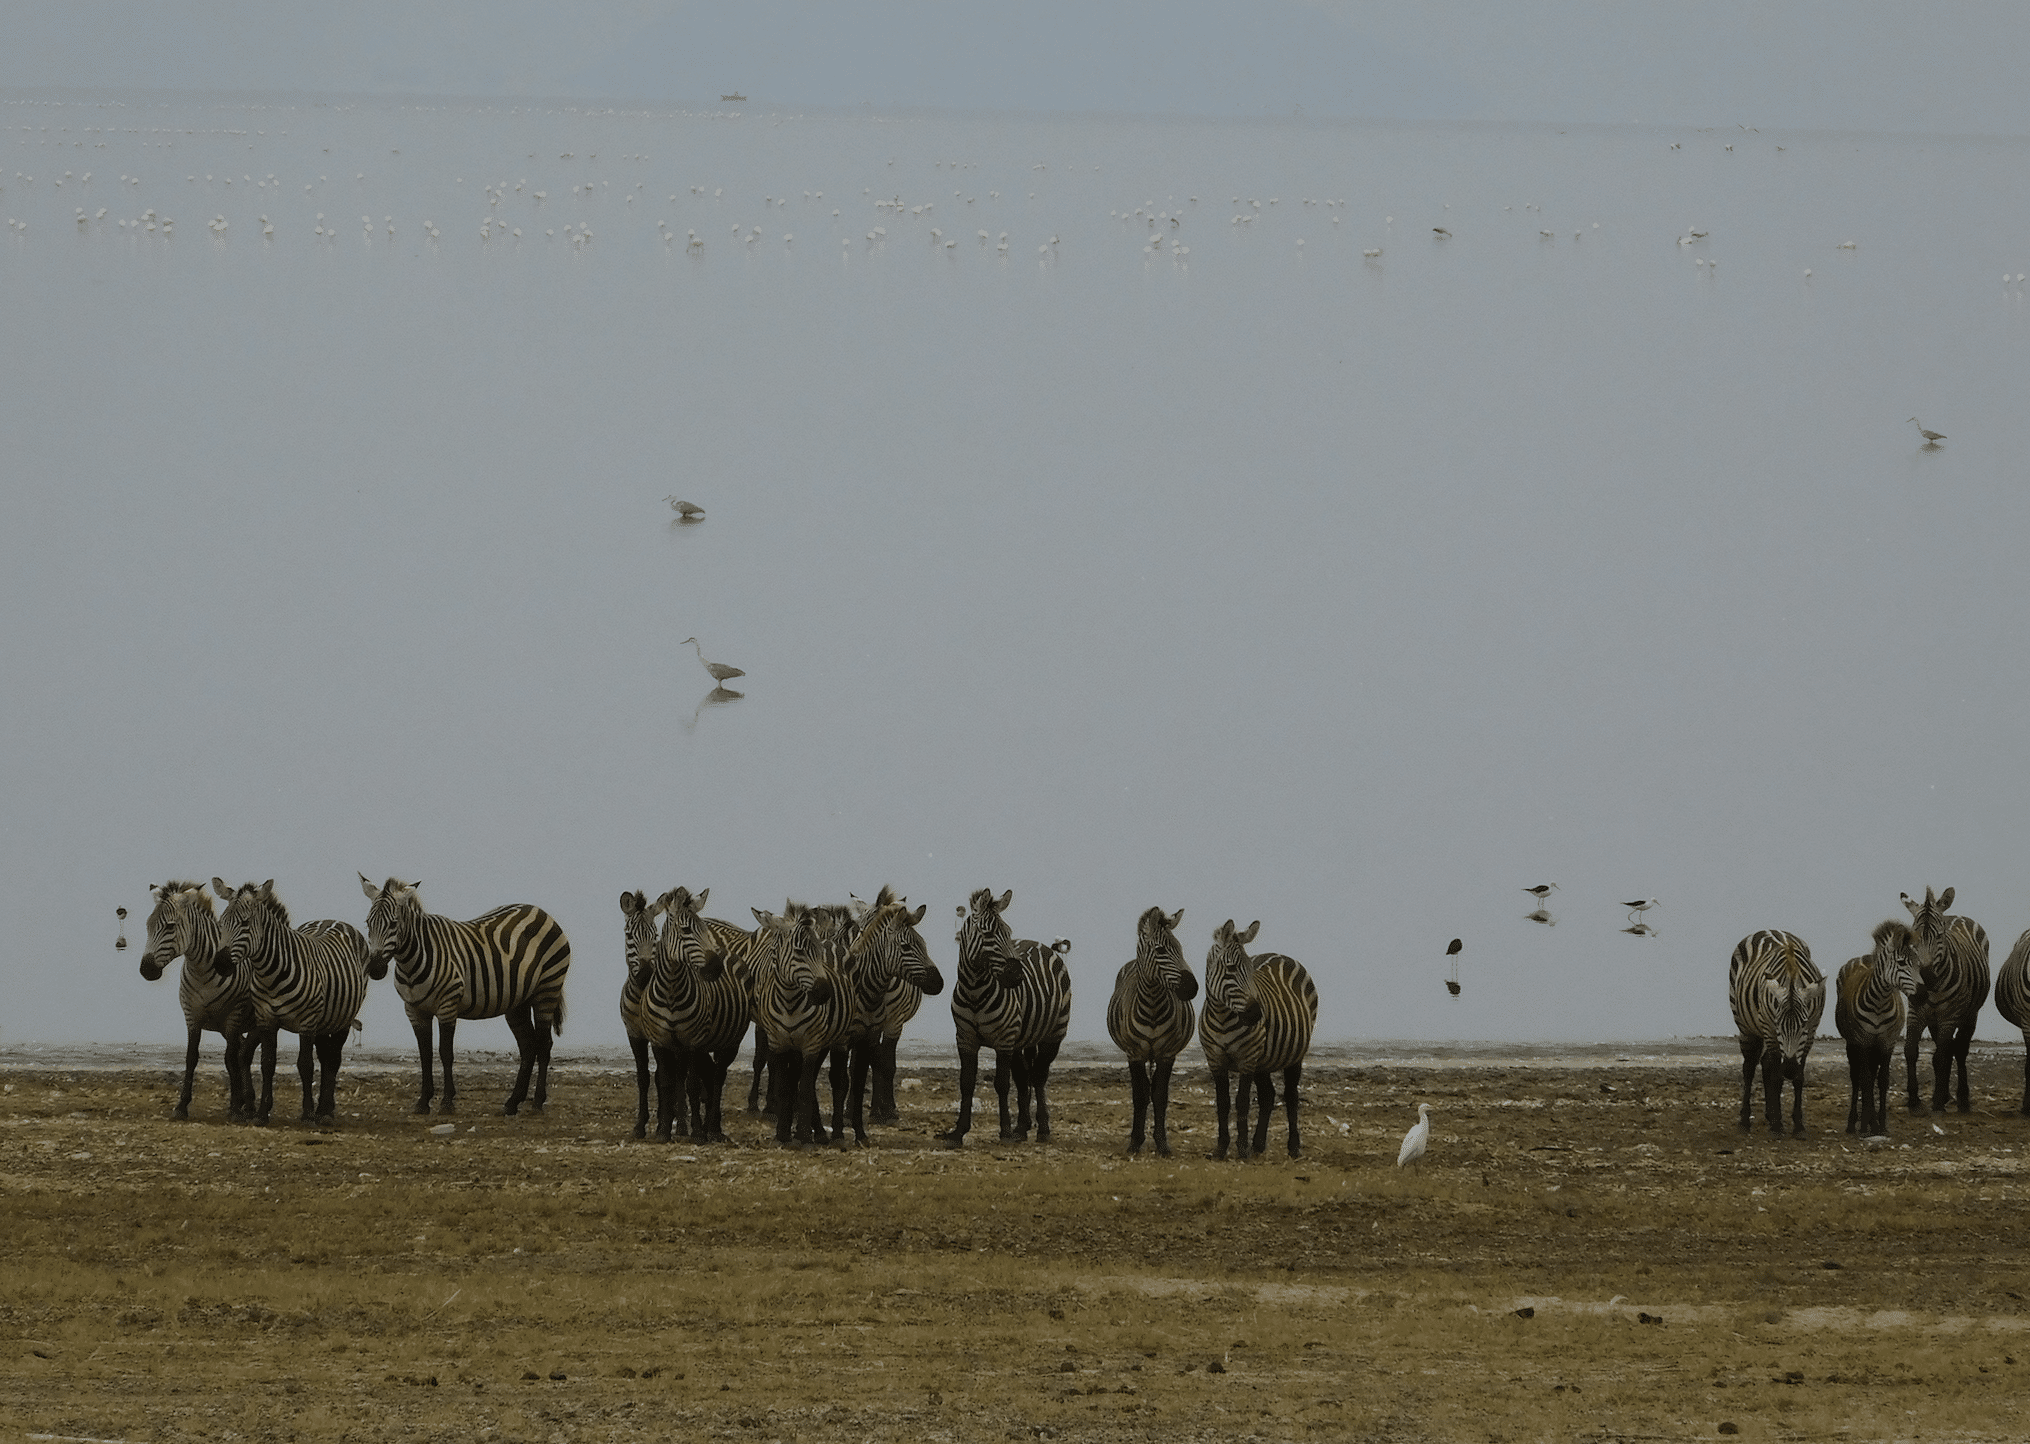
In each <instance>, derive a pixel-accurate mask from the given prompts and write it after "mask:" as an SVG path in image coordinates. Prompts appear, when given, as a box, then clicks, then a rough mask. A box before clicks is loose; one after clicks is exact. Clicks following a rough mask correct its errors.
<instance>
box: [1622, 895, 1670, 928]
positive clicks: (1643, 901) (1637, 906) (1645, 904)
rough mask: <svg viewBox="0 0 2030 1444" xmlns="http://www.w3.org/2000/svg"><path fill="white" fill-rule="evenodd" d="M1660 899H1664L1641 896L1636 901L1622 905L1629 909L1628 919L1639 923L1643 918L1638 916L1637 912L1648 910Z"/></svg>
mask: <svg viewBox="0 0 2030 1444" xmlns="http://www.w3.org/2000/svg"><path fill="white" fill-rule="evenodd" d="M1660 901H1662V899H1660V898H1653V897H1639V898H1637V899H1636V900H1635V901H1634V902H1626V903H1623V904H1622V906H1623V907H1625V908H1627V909H1628V920H1629V921H1630V922H1632V923H1637V922H1641V921H1642V919H1641V918H1639V917H1637V916H1636V914H1637V913H1646V912H1648V911H1649V910H1650V909H1651V908H1653V907H1655V906H1656V905H1657V904H1658V903H1659V902H1660Z"/></svg>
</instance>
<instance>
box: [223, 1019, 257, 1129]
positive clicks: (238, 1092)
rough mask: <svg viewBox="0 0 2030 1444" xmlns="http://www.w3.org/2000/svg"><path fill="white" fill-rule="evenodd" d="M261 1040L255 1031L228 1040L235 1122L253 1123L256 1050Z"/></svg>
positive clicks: (250, 1030)
mask: <svg viewBox="0 0 2030 1444" xmlns="http://www.w3.org/2000/svg"><path fill="white" fill-rule="evenodd" d="M259 1043H260V1040H259V1039H258V1038H256V1037H255V1036H254V1033H253V1030H252V1029H249V1030H248V1031H246V1032H244V1033H242V1034H240V1035H239V1036H238V1037H236V1038H231V1039H228V1040H227V1048H228V1049H229V1056H230V1058H231V1067H232V1070H233V1098H234V1103H233V1122H235V1123H247V1122H250V1121H252V1119H253V1116H254V1108H255V1097H254V1050H255V1048H256V1047H258V1046H259Z"/></svg>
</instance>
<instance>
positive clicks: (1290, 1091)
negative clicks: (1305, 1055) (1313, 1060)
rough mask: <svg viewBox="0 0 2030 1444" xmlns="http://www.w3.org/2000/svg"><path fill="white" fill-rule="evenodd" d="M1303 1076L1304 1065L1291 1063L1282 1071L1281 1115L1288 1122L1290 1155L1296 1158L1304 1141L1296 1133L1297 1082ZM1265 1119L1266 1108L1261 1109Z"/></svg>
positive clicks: (1300, 1153)
mask: <svg viewBox="0 0 2030 1444" xmlns="http://www.w3.org/2000/svg"><path fill="white" fill-rule="evenodd" d="M1303 1076H1304V1065H1303V1064H1302V1063H1293V1064H1291V1065H1290V1067H1289V1068H1287V1069H1285V1070H1284V1073H1283V1116H1284V1117H1285V1118H1287V1119H1288V1120H1289V1122H1290V1141H1289V1148H1290V1156H1291V1157H1292V1158H1297V1157H1299V1156H1301V1155H1302V1154H1303V1152H1304V1141H1303V1139H1301V1138H1300V1137H1298V1135H1297V1083H1298V1080H1299V1079H1301V1078H1302V1077H1303ZM1262 1117H1263V1119H1264V1120H1265V1121H1266V1119H1267V1118H1268V1110H1267V1109H1263V1110H1262Z"/></svg>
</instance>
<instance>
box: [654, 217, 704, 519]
mask: <svg viewBox="0 0 2030 1444" xmlns="http://www.w3.org/2000/svg"><path fill="white" fill-rule="evenodd" d="M694 234H695V233H694ZM663 500H664V501H666V502H668V503H669V504H670V510H671V511H673V512H675V513H676V514H677V516H678V518H679V519H681V520H683V521H703V520H704V519H705V508H703V507H702V506H693V505H692V504H691V503H690V502H688V501H678V500H677V499H676V498H675V497H674V496H666V497H664V498H663Z"/></svg>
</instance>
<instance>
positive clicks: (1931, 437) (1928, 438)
mask: <svg viewBox="0 0 2030 1444" xmlns="http://www.w3.org/2000/svg"><path fill="white" fill-rule="evenodd" d="M1910 424H1911V425H1912V426H1914V427H1916V428H1917V434H1918V435H1919V436H1921V437H1923V438H1924V444H1925V445H1926V446H1936V445H1938V444H1939V443H1940V442H1941V441H1943V440H1945V434H1944V433H1943V432H1938V431H1926V430H1925V429H1924V423H1923V422H1922V421H1919V420H1918V419H1917V418H1916V417H1915V416H1913V417H1911V418H1910Z"/></svg>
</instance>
